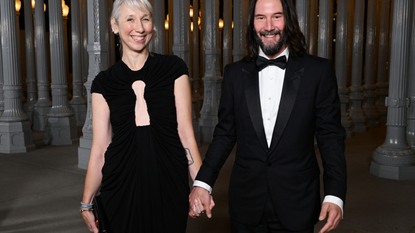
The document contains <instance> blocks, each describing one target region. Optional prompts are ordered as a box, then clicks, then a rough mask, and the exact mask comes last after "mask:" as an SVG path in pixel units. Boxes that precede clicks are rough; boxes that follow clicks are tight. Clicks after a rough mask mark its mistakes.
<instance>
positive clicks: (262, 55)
mask: <svg viewBox="0 0 415 233" xmlns="http://www.w3.org/2000/svg"><path fill="white" fill-rule="evenodd" d="M289 55H290V51H288V47H286V48H285V49H284V51H282V53H281V54H280V55H278V57H276V58H275V59H277V58H279V57H281V56H285V57H286V58H287V61H288V56H289ZM259 56H261V57H264V58H266V59H268V60H269V58H268V57H267V55H265V53H264V51H262V49H261V47H259Z"/></svg>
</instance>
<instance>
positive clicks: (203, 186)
mask: <svg viewBox="0 0 415 233" xmlns="http://www.w3.org/2000/svg"><path fill="white" fill-rule="evenodd" d="M193 187H201V188H204V189H206V190H207V191H208V192H209V194H212V187H210V185H208V184H206V183H205V182H203V181H200V180H195V182H193Z"/></svg>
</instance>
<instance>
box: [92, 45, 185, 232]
mask: <svg viewBox="0 0 415 233" xmlns="http://www.w3.org/2000/svg"><path fill="white" fill-rule="evenodd" d="M183 74H188V69H187V66H186V64H185V63H184V62H183V60H182V59H180V58H178V57H177V56H168V55H160V54H154V53H152V54H150V55H149V57H148V59H147V61H146V63H145V64H144V66H143V68H142V69H141V70H139V71H132V70H130V69H129V68H128V66H127V65H126V64H125V63H124V62H123V61H122V60H120V61H118V62H117V63H116V64H114V65H113V66H112V67H110V68H109V69H108V70H106V71H102V72H100V73H99V74H98V75H97V77H96V78H95V79H94V81H93V83H92V86H91V92H92V93H94V92H95V93H100V94H102V95H103V97H104V98H105V100H106V102H107V103H108V106H109V109H110V121H111V125H112V130H113V138H112V142H111V144H110V145H109V146H108V148H107V151H106V153H105V164H104V167H103V168H102V175H103V178H102V184H101V199H102V202H103V206H104V213H105V214H106V216H107V219H108V221H109V223H110V226H109V227H108V228H109V232H110V233H136V232H140V233H141V232H151V233H157V232H161V233H165V232H185V231H186V224H187V213H188V210H189V199H188V195H189V190H190V189H189V184H188V179H189V178H188V162H187V158H186V155H185V151H184V148H183V145H182V144H181V141H180V138H179V135H178V131H177V118H176V108H175V98H174V82H175V80H176V79H177V78H179V77H180V76H181V75H183ZM135 81H143V82H144V83H145V89H144V99H145V102H146V104H147V112H148V115H149V119H150V124H149V125H144V126H137V125H136V122H135V105H136V94H135V93H134V90H133V89H132V84H133V83H134V82H135Z"/></svg>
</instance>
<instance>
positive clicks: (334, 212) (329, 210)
mask: <svg viewBox="0 0 415 233" xmlns="http://www.w3.org/2000/svg"><path fill="white" fill-rule="evenodd" d="M327 215H328V217H327ZM326 217H327V223H326V224H325V225H324V226H323V228H322V229H321V230H320V231H319V233H326V232H329V231H331V230H334V229H336V227H337V226H338V225H339V223H340V220H341V219H342V211H341V209H340V207H339V206H338V205H336V204H334V203H330V202H325V203H323V206H322V207H321V212H320V217H319V219H318V220H320V221H323V220H324V219H325V218H326Z"/></svg>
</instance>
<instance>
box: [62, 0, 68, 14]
mask: <svg viewBox="0 0 415 233" xmlns="http://www.w3.org/2000/svg"><path fill="white" fill-rule="evenodd" d="M68 14H69V6H68V5H66V4H65V0H62V15H63V16H64V17H67V16H68Z"/></svg>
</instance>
